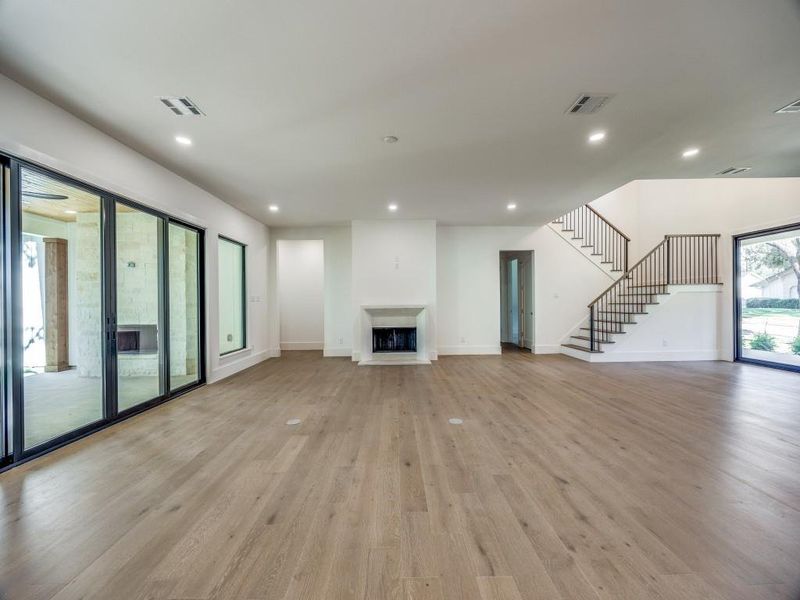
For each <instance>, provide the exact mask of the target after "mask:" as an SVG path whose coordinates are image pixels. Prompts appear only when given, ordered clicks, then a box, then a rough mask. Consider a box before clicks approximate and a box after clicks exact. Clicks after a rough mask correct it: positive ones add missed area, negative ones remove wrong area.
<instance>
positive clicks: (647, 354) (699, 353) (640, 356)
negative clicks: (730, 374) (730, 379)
mask: <svg viewBox="0 0 800 600" xmlns="http://www.w3.org/2000/svg"><path fill="white" fill-rule="evenodd" d="M562 354H566V355H567V356H571V357H573V358H578V359H580V360H585V361H586V362H592V363H617V362H694V361H702V360H725V357H724V353H723V352H722V351H721V350H669V351H663V350H654V351H636V352H603V353H602V354H590V353H588V352H581V351H580V350H573V349H572V348H562Z"/></svg>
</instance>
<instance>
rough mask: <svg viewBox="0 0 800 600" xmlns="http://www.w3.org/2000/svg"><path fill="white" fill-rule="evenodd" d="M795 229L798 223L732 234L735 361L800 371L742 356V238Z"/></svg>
mask: <svg viewBox="0 0 800 600" xmlns="http://www.w3.org/2000/svg"><path fill="white" fill-rule="evenodd" d="M795 229H796V230H798V231H800V223H793V224H790V225H781V226H779V227H770V228H768V229H760V230H758V231H750V232H748V233H742V234H740V235H735V236H733V359H734V360H735V361H738V362H743V363H750V364H753V365H760V366H762V367H770V368H772V369H781V370H783V371H793V372H795V373H800V367H799V366H796V365H787V364H782V363H776V362H770V361H766V360H758V359H756V358H748V357H745V356H742V302H741V297H740V296H741V265H740V264H739V250H740V248H741V242H742V241H743V240H748V239H752V238H757V237H762V236H765V235H771V234H773V233H783V232H784V231H792V230H795Z"/></svg>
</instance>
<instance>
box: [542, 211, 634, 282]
mask: <svg viewBox="0 0 800 600" xmlns="http://www.w3.org/2000/svg"><path fill="white" fill-rule="evenodd" d="M547 228H548V229H550V231H552V232H553V233H555V234H556V235H557V236H558V237H560V238H561V239H562V240H564V242H566V243H567V244H568V245H569V246H570V248H572V249H573V250H575V251H576V252H577V253H578V254H580V255H581V256H583V257H584V258H585V259H586V260H588V261H589V262H590V263H592V264H593V265H594V266H595V267H597V268H598V269H599V270H601V271H602V272H603V273H605V275H606V277H608V278H609V279H610V280H611V281H612V282H613V281H617V280H618V279H620V277H622V275H623V273H621V272H620V273H617V272H612V270H611V267H612V266H613V265H604V264H603V263H602V262H601V260H602V257H596V256H592V255H591V254H590V253H589V252H587V250H589V248H581V247H580V244H576V243H575V242H576V241H577V242H580V241H581V240H573V239H572V236H571V235H568V233H569V232H564V231H560V230H559V227H558V226H556V225H553V224H552V223H548V224H547ZM595 259H597V260H595Z"/></svg>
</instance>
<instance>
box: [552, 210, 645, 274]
mask: <svg viewBox="0 0 800 600" xmlns="http://www.w3.org/2000/svg"><path fill="white" fill-rule="evenodd" d="M551 225H552V226H554V227H560V228H561V231H562V232H563V233H566V234H569V237H570V239H571V240H572V241H574V242H575V243H576V244H575V245H579V246H580V248H581V250H582V251H583V252H585V253H587V254H588V255H589V256H592V257H595V258H598V259H599V260H600V264H601V265H607V266H609V267H610V269H609V270H610V271H611V272H612V273H624V272H625V271H627V270H628V244H629V243H630V241H631V240H630V238H629V237H628V236H627V235H625V234H624V233H622V232H621V231H620V230H619V229H617V228H616V227H615V226H614V225H612V224H611V223H610V222H609V221H608V219H606V218H605V217H604V216H603V215H601V214H600V213H599V212H597V211H596V210H595V209H593V208H592V207H591V206H589V205H588V204H584V205H583V206H579V207H578V208H576V209H575V210H572V211H570V212H568V213H567V214H565V215H564V216H563V217H560V218H558V219H556V220H555V221H553V222H552V223H551Z"/></svg>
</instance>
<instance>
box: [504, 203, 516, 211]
mask: <svg viewBox="0 0 800 600" xmlns="http://www.w3.org/2000/svg"><path fill="white" fill-rule="evenodd" d="M506 208H507V209H508V210H517V203H516V202H509V203H508V204H506Z"/></svg>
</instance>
